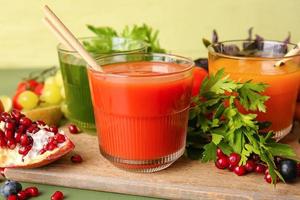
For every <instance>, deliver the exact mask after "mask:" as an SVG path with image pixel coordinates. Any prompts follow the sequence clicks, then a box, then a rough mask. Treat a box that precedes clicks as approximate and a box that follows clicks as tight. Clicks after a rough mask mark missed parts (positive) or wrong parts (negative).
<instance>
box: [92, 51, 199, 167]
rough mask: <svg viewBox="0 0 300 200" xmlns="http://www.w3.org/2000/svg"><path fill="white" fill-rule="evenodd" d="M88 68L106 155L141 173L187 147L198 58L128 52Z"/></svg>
mask: <svg viewBox="0 0 300 200" xmlns="http://www.w3.org/2000/svg"><path fill="white" fill-rule="evenodd" d="M97 61H98V63H99V64H100V65H101V66H102V68H103V69H104V73H102V72H100V71H99V69H97V68H92V67H89V68H88V74H89V81H90V89H91V94H92V100H93V105H94V112H95V118H96V126H97V133H98V139H99V147H100V151H101V154H102V155H103V156H104V157H105V158H107V159H108V160H109V161H111V162H112V163H113V164H115V165H116V166H118V167H120V168H123V169H127V170H132V171H138V172H154V171H158V170H161V169H164V168H166V167H168V166H169V165H171V164H172V163H173V162H174V161H175V160H177V159H178V158H179V157H180V156H181V155H182V154H183V153H184V150H185V138H186V132H187V123H188V112H189V106H190V102H191V90H192V81H193V76H192V72H193V66H194V63H193V61H192V60H190V59H187V58H183V57H179V56H174V55H166V54H123V55H112V56H106V57H102V58H100V59H98V60H97Z"/></svg>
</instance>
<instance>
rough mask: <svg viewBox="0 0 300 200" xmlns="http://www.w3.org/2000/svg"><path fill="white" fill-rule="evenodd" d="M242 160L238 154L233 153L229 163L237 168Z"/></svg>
mask: <svg viewBox="0 0 300 200" xmlns="http://www.w3.org/2000/svg"><path fill="white" fill-rule="evenodd" d="M240 160H241V156H240V155H239V154H237V153H231V154H230V155H229V163H230V164H231V165H232V166H237V165H238V164H239V162H240Z"/></svg>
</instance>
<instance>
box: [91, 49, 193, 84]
mask: <svg viewBox="0 0 300 200" xmlns="http://www.w3.org/2000/svg"><path fill="white" fill-rule="evenodd" d="M138 55H140V56H143V55H144V56H159V57H172V58H175V59H178V60H183V61H186V62H187V65H188V66H187V67H185V68H184V69H182V70H178V71H175V72H168V73H160V74H148V75H147V74H142V75H132V74H131V75H125V74H113V73H106V72H103V71H100V70H99V69H95V68H94V67H92V66H90V65H87V68H88V70H90V71H92V72H93V73H97V74H98V75H102V76H109V77H114V78H145V77H165V76H170V75H176V74H181V73H184V72H187V71H189V70H191V69H193V68H194V66H195V62H194V61H193V59H191V58H187V57H183V56H179V55H175V54H168V53H147V52H144V53H143V52H140V53H129V54H128V53H121V54H111V55H105V56H99V57H97V58H95V59H96V61H97V62H98V61H100V60H105V59H107V58H112V57H116V56H138ZM139 61H143V60H139ZM139 61H132V62H139ZM154 61H155V60H154ZM124 62H126V61H122V62H120V63H124ZM147 62H152V60H150V61H147ZM156 62H161V63H172V62H164V61H156ZM116 63H117V62H116ZM116 63H111V64H116ZM109 65H110V64H109ZM179 65H180V64H179ZM104 66H105V65H104Z"/></svg>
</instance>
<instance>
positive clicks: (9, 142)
mask: <svg viewBox="0 0 300 200" xmlns="http://www.w3.org/2000/svg"><path fill="white" fill-rule="evenodd" d="M6 145H7V147H8V148H10V149H14V148H16V142H15V141H14V140H13V139H8V140H7V142H6Z"/></svg>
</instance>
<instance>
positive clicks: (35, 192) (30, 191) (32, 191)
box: [25, 187, 39, 197]
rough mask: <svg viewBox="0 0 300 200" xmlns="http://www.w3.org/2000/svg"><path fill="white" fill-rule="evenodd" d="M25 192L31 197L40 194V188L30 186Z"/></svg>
mask: <svg viewBox="0 0 300 200" xmlns="http://www.w3.org/2000/svg"><path fill="white" fill-rule="evenodd" d="M25 192H26V193H27V195H28V196H30V197H37V196H39V190H38V189H37V187H28V188H26V189H25Z"/></svg>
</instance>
